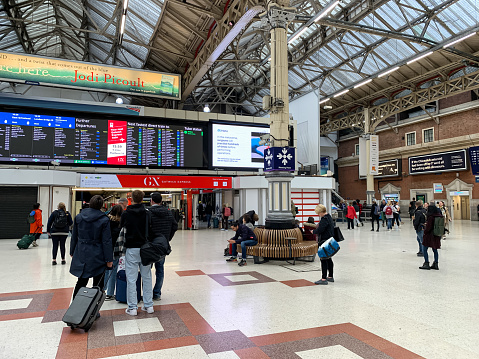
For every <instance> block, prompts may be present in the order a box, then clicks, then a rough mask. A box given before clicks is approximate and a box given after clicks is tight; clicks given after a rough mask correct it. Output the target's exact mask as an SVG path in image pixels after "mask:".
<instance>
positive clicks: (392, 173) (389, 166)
mask: <svg viewBox="0 0 479 359" xmlns="http://www.w3.org/2000/svg"><path fill="white" fill-rule="evenodd" d="M400 174H401V161H400V160H398V159H394V160H386V161H379V165H378V174H377V175H375V176H374V178H383V177H397V176H399V175H400ZM360 178H363V179H364V178H365V176H363V177H360Z"/></svg>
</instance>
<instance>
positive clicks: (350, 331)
mask: <svg viewBox="0 0 479 359" xmlns="http://www.w3.org/2000/svg"><path fill="white" fill-rule="evenodd" d="M340 226H341V225H340ZM478 230H479V223H478V222H466V221H465V222H456V223H454V224H453V227H452V228H451V235H450V237H449V238H448V239H447V240H446V241H445V242H443V249H442V250H441V251H440V261H439V267H440V270H439V271H421V270H419V269H418V267H419V266H420V265H421V264H422V259H421V258H418V257H416V252H417V242H416V240H415V234H414V232H413V230H412V228H410V226H409V222H405V225H404V226H403V227H402V228H401V230H397V231H393V232H385V231H382V232H379V233H376V232H370V228H369V227H362V228H360V229H356V230H354V231H347V230H344V229H343V233H344V235H345V237H346V240H345V241H344V242H342V243H341V250H340V252H339V253H338V254H337V255H336V256H335V257H334V263H335V275H334V277H335V280H336V282H335V283H329V284H328V285H327V286H315V285H314V284H313V282H314V281H316V280H317V279H319V276H320V272H318V271H310V272H296V271H293V270H290V269H288V268H285V267H281V266H280V264H282V262H269V263H265V264H261V265H254V264H253V261H252V260H249V261H248V265H247V266H245V267H239V266H238V265H237V263H226V262H225V258H224V257H223V256H222V253H223V249H224V247H225V246H226V239H227V238H229V237H231V236H232V232H231V231H229V232H223V231H218V230H213V229H211V230H200V231H185V232H179V233H178V234H177V235H176V237H175V238H174V240H173V242H172V247H173V251H172V253H171V255H170V256H169V257H168V258H167V261H166V278H165V284H164V289H163V293H162V300H161V301H159V302H155V313H154V314H151V315H149V314H146V313H144V312H140V313H139V315H138V317H130V316H127V315H126V314H125V313H124V308H125V305H123V304H120V303H117V302H106V303H105V304H104V306H103V308H102V317H101V318H100V319H99V320H98V321H97V322H96V323H95V325H94V326H93V327H92V329H91V330H90V331H89V332H88V333H84V332H83V331H81V330H75V331H71V330H70V328H68V327H66V326H65V325H64V324H63V322H61V318H62V316H63V314H64V312H65V311H66V309H67V308H68V305H69V302H70V298H71V294H72V288H73V285H74V283H75V278H74V277H72V276H71V275H70V274H69V273H68V269H69V268H68V265H67V266H62V265H57V266H55V267H52V266H51V264H50V263H51V259H50V251H51V244H50V243H48V241H47V240H41V241H40V247H38V248H31V249H29V250H27V251H20V250H18V249H16V247H15V243H16V241H14V240H2V241H0V253H2V257H1V260H0V283H1V286H0V337H1V338H2V340H1V341H0V358H2V359H3V358H8V359H10V358H12V359H16V358H29V359H30V358H58V359H61V358H71V359H75V358H138V359H140V358H141V359H144V358H210V359H219V358H221V359H228V358H288V359H289V358H305V359H306V358H316V359H318V358H344V359H353V358H367V359H374V358H420V357H424V358H432V359H436V358H448V359H450V358H479V346H478V345H477V343H478V342H479V326H478V325H477V323H478V322H479V320H478V319H479V286H478V285H477V273H478V270H479V268H478V267H479V264H477V263H478V261H477V258H479V243H478V242H477V236H476V233H477V231H478ZM312 264H313V265H314V266H319V262H317V261H316V262H314V263H312ZM297 265H298V266H301V265H302V263H301V262H299V263H298V262H297ZM308 265H311V263H308Z"/></svg>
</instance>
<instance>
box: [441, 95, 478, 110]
mask: <svg viewBox="0 0 479 359" xmlns="http://www.w3.org/2000/svg"><path fill="white" fill-rule="evenodd" d="M471 100H472V92H471V91H469V92H464V93H460V94H459V95H455V96H451V97H447V98H443V99H442V100H439V109H440V110H443V109H445V108H448V107H452V106H457V105H460V104H463V103H467V102H469V101H471Z"/></svg>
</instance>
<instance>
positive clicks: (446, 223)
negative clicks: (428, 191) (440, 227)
mask: <svg viewBox="0 0 479 359" xmlns="http://www.w3.org/2000/svg"><path fill="white" fill-rule="evenodd" d="M439 209H440V210H441V213H442V216H443V217H444V235H443V236H442V239H444V240H446V234H449V222H451V221H452V218H451V215H450V214H449V210H448V209H447V207H446V205H445V204H444V201H439Z"/></svg>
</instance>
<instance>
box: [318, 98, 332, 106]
mask: <svg viewBox="0 0 479 359" xmlns="http://www.w3.org/2000/svg"><path fill="white" fill-rule="evenodd" d="M329 100H330V99H329V97H328V98H325V99H324V100H321V101H319V104H320V105H321V104H322V103H325V102H328V101H329Z"/></svg>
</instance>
